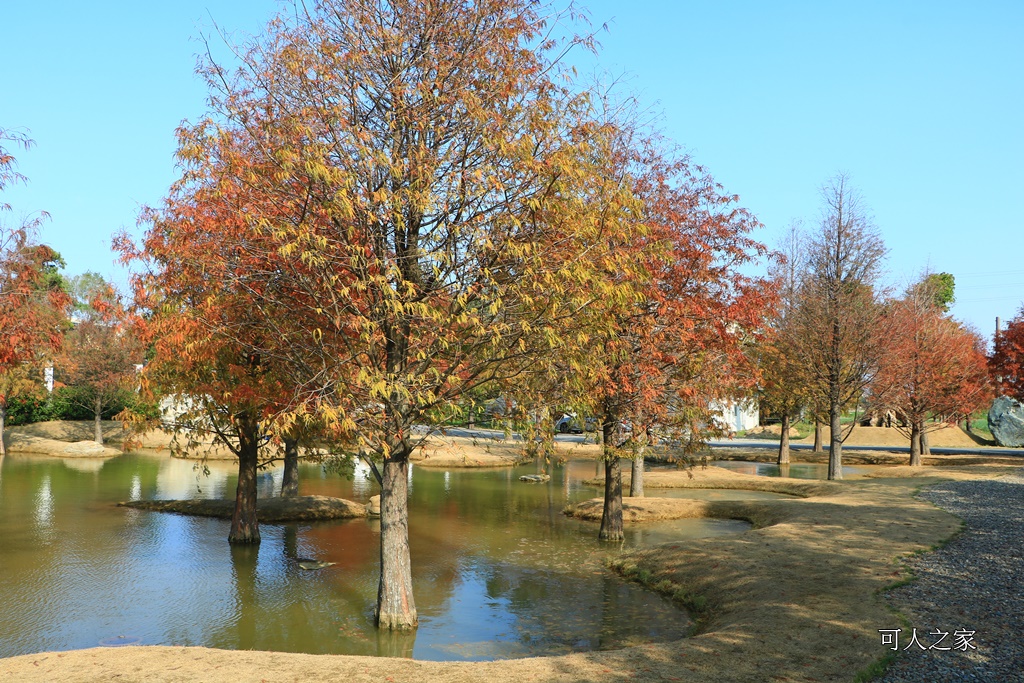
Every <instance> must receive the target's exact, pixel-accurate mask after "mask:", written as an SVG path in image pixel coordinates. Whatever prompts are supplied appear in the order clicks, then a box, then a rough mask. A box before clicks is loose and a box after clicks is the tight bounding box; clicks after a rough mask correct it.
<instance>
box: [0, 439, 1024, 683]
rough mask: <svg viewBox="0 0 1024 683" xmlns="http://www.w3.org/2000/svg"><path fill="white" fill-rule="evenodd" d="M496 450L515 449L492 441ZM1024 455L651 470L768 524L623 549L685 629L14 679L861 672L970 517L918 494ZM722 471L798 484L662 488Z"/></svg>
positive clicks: (678, 510)
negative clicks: (552, 648) (671, 603)
mask: <svg viewBox="0 0 1024 683" xmlns="http://www.w3.org/2000/svg"><path fill="white" fill-rule="evenodd" d="M456 448H457V444H456V445H452V452H451V453H448V454H447V455H449V456H453V457H458V453H457V450H456ZM484 454H487V455H500V454H495V453H488V452H487V450H486V449H485V450H484ZM432 457H433V456H430V458H426V459H431V458H432ZM466 457H467V458H469V457H470V456H466ZM473 457H475V456H473ZM794 460H795V461H799V460H800V454H794ZM983 461H984V459H982V458H976V459H971V460H970V462H977V463H981V462H983ZM435 462H440V458H439V459H438V460H436V461H435ZM958 462H959V461H958ZM1019 470H1020V466H1019V465H1016V466H1012V465H1007V464H1005V463H1002V462H996V463H995V464H990V465H981V464H977V465H959V464H958V466H932V467H924V468H909V467H903V466H895V467H873V468H872V470H871V472H870V475H871V477H870V478H866V479H858V480H848V481H844V482H810V481H793V480H789V481H787V480H782V479H767V478H758V477H752V476H749V475H743V474H739V473H735V472H730V471H728V470H723V469H720V468H714V467H709V468H707V469H706V470H702V469H699V468H698V469H697V470H694V471H693V472H687V471H658V472H651V473H649V474H648V475H647V477H646V478H645V485H646V487H647V493H648V497H647V498H646V499H642V500H627V501H626V502H627V505H628V506H629V508H628V509H631V510H632V512H631V513H630V516H631V517H632V518H633V519H636V520H640V519H645V518H646V519H654V518H667V517H672V516H677V517H682V516H692V515H701V516H725V517H735V518H740V519H746V520H748V521H750V522H751V523H752V524H753V525H754V528H753V529H752V530H751V531H749V532H746V533H743V534H739V535H734V536H725V537H718V538H707V539H696V540H680V541H679V542H676V543H669V544H664V545H661V546H656V547H653V548H649V549H645V550H640V551H633V552H629V553H626V554H624V555H623V556H621V557H620V558H619V559H618V560H616V562H615V565H614V566H615V569H616V570H617V571H619V572H620V573H623V574H624V575H627V576H630V577H632V578H634V579H635V580H637V581H640V582H642V583H644V584H646V585H648V586H649V587H650V588H651V589H652V590H656V591H658V592H661V593H664V594H665V595H666V596H668V597H670V598H671V599H674V600H676V601H677V602H678V603H679V604H680V605H684V606H686V607H688V608H689V609H690V610H691V612H692V613H693V614H694V616H695V617H696V618H697V620H698V624H699V629H698V632H697V633H696V634H695V635H694V636H693V637H691V638H687V639H684V640H681V641H677V642H673V643H667V644H657V645H647V646H641V647H634V648H628V649H624V650H617V651H610V652H590V653H579V654H573V655H568V656H562V657H545V658H529V659H518V660H505V661H496V662H485V663H443V662H421V661H413V660H405V659H388V658H371V657H346V656H328V655H303V654H291V653H277V652H250V651H223V650H212V649H207V648H194V647H188V648H186V647H172V646H166V647H165V646H151V647H124V648H106V649H104V648H94V649H89V650H80V651H71V652H49V653H41V654H34V655H25V656H21V657H14V658H9V659H4V660H0V679H2V680H12V681H13V680H17V681H40V682H42V681H46V682H48V683H49V682H63V681H76V682H79V681H81V682H84V683H91V682H94V681H95V682H97V683H98V682H100V681H104V682H106V681H160V682H167V683H170V682H178V681H181V682H186V681H188V682H192V681H208V682H210V683H221V682H223V683H228V682H234V681H244V682H248V681H253V682H254V683H259V682H264V681H274V682H277V681H282V682H283V681H311V682H314V683H318V682H324V683H326V682H327V681H331V682H334V681H338V680H346V681H371V680H372V681H379V680H385V681H449V682H459V683H461V682H463V681H466V682H468V681H480V680H498V681H511V680H515V681H566V682H568V681H594V682H603V681H609V682H612V681H615V682H618V681H624V680H637V681H666V680H685V681H695V682H698V683H711V682H712V681H751V682H754V681H757V682H761V681H772V680H777V681H851V680H853V678H854V676H855V675H856V674H857V672H859V671H862V670H866V669H867V668H868V667H870V666H872V665H873V664H875V663H876V662H878V661H879V660H881V659H882V658H883V657H885V656H886V655H887V654H888V653H889V650H888V648H887V647H884V646H882V645H881V643H880V640H879V634H878V630H879V629H888V628H898V627H900V625H901V623H900V617H899V616H898V615H897V614H895V613H894V612H893V611H892V610H891V609H890V607H889V606H888V605H887V603H886V600H885V597H884V595H883V591H884V589H885V588H886V587H887V586H890V585H892V584H893V583H895V582H898V581H900V580H902V579H904V578H905V577H906V574H905V572H904V570H903V568H902V565H901V563H900V562H899V558H901V557H906V556H908V555H910V554H912V553H917V552H921V551H927V550H928V549H930V548H933V547H934V546H935V545H936V544H939V543H941V542H943V541H945V540H946V539H948V538H950V537H951V536H952V535H954V534H955V533H956V532H957V530H958V529H959V528H960V522H959V521H958V520H957V519H956V518H955V517H954V516H952V515H950V514H948V513H946V512H943V511H942V510H940V509H938V508H936V507H935V506H933V505H932V504H930V503H928V502H926V501H924V500H921V499H920V498H917V497H915V495H914V493H915V491H917V489H918V488H919V487H920V486H922V485H927V484H929V483H934V482H937V481H941V480H944V479H974V478H990V477H995V476H1000V475H1003V474H1006V473H1010V472H1017V471H1019ZM719 486H727V487H734V488H757V489H759V490H778V491H779V492H783V493H789V494H791V495H792V496H793V497H792V498H790V499H785V500H767V501H744V502H742V503H731V504H725V503H713V504H712V503H700V504H697V505H695V504H694V502H693V501H687V500H678V499H667V498H661V499H659V498H657V492H658V491H657V489H658V488H659V487H667V488H677V487H701V488H708V487H719ZM586 505H588V504H584V505H583V506H580V507H581V508H585V507H586ZM589 505H591V506H592V505H593V503H591V504H589ZM584 516H585V515H584ZM628 523H642V522H640V521H635V522H628ZM972 626H979V627H983V625H972Z"/></svg>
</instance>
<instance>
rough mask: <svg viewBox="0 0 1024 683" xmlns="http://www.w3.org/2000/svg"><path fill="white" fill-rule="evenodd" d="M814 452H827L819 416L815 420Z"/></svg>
mask: <svg viewBox="0 0 1024 683" xmlns="http://www.w3.org/2000/svg"><path fill="white" fill-rule="evenodd" d="M814 452H815V453H824V452H825V448H824V446H823V445H822V443H821V422H820V421H819V420H818V419H817V418H815V420H814Z"/></svg>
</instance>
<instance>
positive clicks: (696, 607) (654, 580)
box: [608, 559, 710, 636]
mask: <svg viewBox="0 0 1024 683" xmlns="http://www.w3.org/2000/svg"><path fill="white" fill-rule="evenodd" d="M608 566H609V568H611V570H612V571H614V572H616V573H618V574H619V575H620V576H622V577H623V578H625V579H628V580H630V581H635V582H637V583H639V584H640V585H642V586H644V587H645V588H649V589H650V590H653V591H656V592H658V593H660V594H662V595H664V596H667V597H669V598H671V599H672V600H673V601H674V602H676V603H677V604H679V605H680V606H681V607H683V608H684V609H685V610H686V611H687V612H688V613H689V614H690V617H691V618H692V619H693V629H692V631H691V633H690V635H691V636H694V635H697V634H698V633H700V632H701V631H702V630H703V628H704V626H705V624H706V623H707V620H708V617H709V616H710V609H709V605H708V601H707V598H705V597H704V596H703V595H694V594H693V593H690V592H688V591H687V590H686V589H684V588H683V587H682V586H680V585H679V584H677V583H675V582H674V581H671V580H669V579H658V577H657V576H656V575H655V574H654V572H652V571H650V570H649V569H644V568H642V567H640V566H638V565H637V564H635V563H633V562H629V561H626V560H621V559H616V560H611V561H610V562H609V563H608Z"/></svg>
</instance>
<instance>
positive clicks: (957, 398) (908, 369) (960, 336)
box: [871, 280, 992, 466]
mask: <svg viewBox="0 0 1024 683" xmlns="http://www.w3.org/2000/svg"><path fill="white" fill-rule="evenodd" d="M885 315H886V318H887V320H886V322H885V323H884V329H885V330H886V336H887V342H886V351H885V353H884V354H882V355H881V358H880V362H879V368H878V372H877V374H876V376H875V379H874V382H873V383H872V387H871V394H872V403H873V404H875V405H877V406H879V407H881V408H883V409H889V410H893V411H894V412H895V413H896V414H897V416H898V417H899V418H900V424H899V425H898V428H899V429H900V430H901V431H903V432H904V433H905V434H906V435H907V436H908V437H909V438H910V464H911V465H915V466H916V465H920V464H921V453H922V443H923V439H924V435H925V434H926V433H927V432H928V431H932V430H935V429H938V428H939V427H941V426H943V425H945V424H954V425H955V424H956V423H957V422H958V421H959V420H962V419H964V418H965V417H967V416H969V415H970V414H971V413H972V412H974V411H976V410H980V409H982V408H983V407H984V406H985V405H986V404H987V403H988V402H989V400H990V399H991V396H992V390H991V387H990V385H989V382H988V372H987V368H986V358H985V353H984V350H983V348H984V343H983V342H982V340H981V339H980V337H979V336H978V335H977V334H976V333H974V332H971V331H970V330H968V329H966V328H964V327H963V326H962V325H961V324H960V323H958V322H957V321H955V320H953V319H952V318H950V317H949V316H946V315H944V314H943V310H942V308H941V303H940V302H939V301H938V299H937V297H936V296H935V294H934V292H933V291H932V288H931V287H930V286H928V281H927V280H923V281H922V282H921V283H919V284H918V285H916V286H915V287H912V288H910V290H908V291H907V293H906V294H905V295H904V296H903V298H901V299H898V300H896V301H893V302H890V303H889V304H888V306H887V307H886V314H885ZM928 418H934V419H933V420H932V421H931V422H929V421H928Z"/></svg>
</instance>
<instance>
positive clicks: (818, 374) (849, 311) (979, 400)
mask: <svg viewBox="0 0 1024 683" xmlns="http://www.w3.org/2000/svg"><path fill="white" fill-rule="evenodd" d="M822 196H823V200H824V209H823V212H822V218H821V220H820V223H819V225H818V227H817V228H816V229H815V230H812V231H809V232H808V233H804V232H801V231H800V230H798V229H797V228H795V227H794V228H792V229H791V231H790V233H789V235H788V239H787V240H786V242H785V243H784V244H783V245H782V248H781V250H780V251H781V253H782V255H783V256H784V258H782V259H780V260H778V261H777V262H776V264H775V266H774V273H773V275H774V278H775V281H776V282H777V283H778V286H779V290H780V292H781V303H780V310H779V314H778V316H777V317H776V318H775V319H774V321H773V322H772V323H771V325H770V326H769V331H768V334H767V335H766V338H765V340H764V341H763V342H762V343H761V344H760V345H758V347H757V349H758V350H757V354H756V355H757V357H758V359H759V361H760V365H761V370H762V373H763V377H762V384H761V390H760V401H761V407H762V409H763V410H764V411H766V412H768V413H770V414H772V415H775V416H778V417H779V418H781V422H782V438H781V440H780V447H779V459H778V461H779V463H780V464H782V463H786V462H789V426H790V422H791V420H793V419H795V418H797V417H799V416H809V417H810V418H811V419H812V420H813V421H814V422H815V425H816V429H817V427H818V425H819V424H820V423H821V422H827V423H828V425H829V434H830V441H831V444H830V455H829V470H828V477H829V479H840V478H842V444H843V441H844V440H845V438H846V437H848V436H849V433H850V431H851V430H852V429H853V427H854V425H855V424H856V418H855V419H854V421H853V422H851V423H849V425H848V426H847V427H846V428H845V429H844V427H843V425H842V424H841V422H840V418H841V416H842V415H843V414H844V412H846V411H848V410H855V411H856V410H858V409H860V408H862V407H866V409H867V410H869V411H871V412H872V413H874V414H875V415H886V414H892V415H895V417H896V424H897V426H899V427H900V429H902V430H905V431H906V433H907V435H908V437H909V439H910V444H911V455H910V464H911V465H919V464H921V452H922V446H923V444H924V443H925V433H926V432H927V431H930V430H932V429H937V428H938V427H940V426H942V425H944V424H948V423H952V424H956V423H957V422H959V421H960V420H963V419H966V418H967V417H969V416H970V415H971V414H972V413H974V412H976V411H979V410H982V409H984V408H985V407H987V406H988V404H989V403H990V402H991V398H992V387H991V383H990V381H989V372H988V367H987V359H986V356H985V344H984V341H983V340H982V339H981V338H980V337H979V335H978V334H977V333H976V332H974V331H972V330H969V329H967V328H965V327H964V326H963V325H962V324H960V323H959V322H957V321H955V320H954V319H953V318H952V317H950V316H949V314H948V307H949V304H950V303H951V302H952V300H953V287H954V282H953V278H952V276H951V275H949V274H948V273H940V274H926V275H924V276H923V277H922V279H921V280H920V281H918V282H916V283H914V284H913V285H911V286H910V287H908V288H907V290H906V291H905V292H904V293H903V294H902V295H901V296H899V297H896V298H887V297H886V296H885V293H884V292H882V291H880V290H879V289H878V286H877V279H878V275H879V270H880V267H881V264H882V260H883V259H884V257H885V253H886V250H885V246H884V244H883V242H882V239H881V237H880V236H879V235H878V233H877V231H876V230H875V228H874V226H873V225H872V224H871V222H870V220H869V218H868V217H867V215H866V212H865V209H864V208H863V206H862V205H861V200H860V198H859V196H858V194H857V193H856V192H855V191H854V190H853V189H852V188H851V187H850V184H849V180H848V178H846V177H845V176H843V175H840V176H837V177H836V178H834V179H833V180H832V181H831V182H830V183H829V184H828V185H827V186H825V188H823V191H822ZM930 419H931V421H929V420H930Z"/></svg>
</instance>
